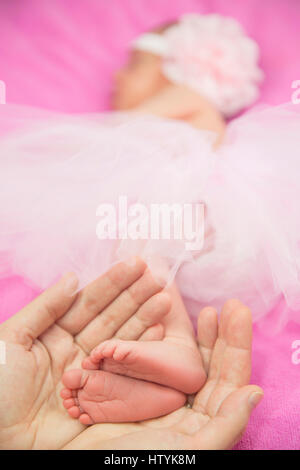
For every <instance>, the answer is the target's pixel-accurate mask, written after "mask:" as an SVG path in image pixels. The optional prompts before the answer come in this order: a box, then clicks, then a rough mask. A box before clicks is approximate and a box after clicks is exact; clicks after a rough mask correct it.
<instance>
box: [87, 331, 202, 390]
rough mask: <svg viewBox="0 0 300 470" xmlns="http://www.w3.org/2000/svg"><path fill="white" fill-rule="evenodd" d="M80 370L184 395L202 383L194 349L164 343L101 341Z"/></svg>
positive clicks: (197, 358) (199, 360) (198, 362)
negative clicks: (144, 382)
mask: <svg viewBox="0 0 300 470" xmlns="http://www.w3.org/2000/svg"><path fill="white" fill-rule="evenodd" d="M82 367H83V368H84V369H90V370H95V369H96V368H98V369H99V367H100V368H101V370H106V371H109V372H112V373H115V374H121V375H126V376H129V377H134V378H136V379H142V380H147V381H149V382H155V383H158V384H161V385H165V386H167V387H171V388H174V389H176V390H180V391H181V392H184V393H187V394H192V393H195V392H197V391H198V390H199V389H200V388H201V386H202V385H203V383H204V382H205V380H206V375H205V372H204V368H203V366H202V360H201V356H200V354H199V352H198V350H197V349H196V348H195V349H193V348H192V347H189V346H185V345H183V344H178V343H175V342H168V341H147V342H141V341H121V340H114V339H113V340H108V341H104V342H103V343H101V344H100V345H99V346H97V347H96V348H95V349H94V350H93V351H92V353H91V355H90V356H89V357H88V358H86V359H84V361H83V363H82Z"/></svg>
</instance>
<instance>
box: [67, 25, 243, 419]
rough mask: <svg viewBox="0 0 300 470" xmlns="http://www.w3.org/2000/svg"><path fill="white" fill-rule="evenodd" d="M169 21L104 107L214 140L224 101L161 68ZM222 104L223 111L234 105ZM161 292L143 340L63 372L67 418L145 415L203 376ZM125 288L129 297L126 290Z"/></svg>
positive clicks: (144, 40) (107, 347)
mask: <svg viewBox="0 0 300 470" xmlns="http://www.w3.org/2000/svg"><path fill="white" fill-rule="evenodd" d="M191 23H193V19H192V21H191ZM175 26H176V24H172V25H167V26H164V27H162V28H159V29H157V30H155V31H154V33H150V34H146V35H144V36H142V37H141V38H139V39H138V40H137V41H136V42H135V43H134V45H133V50H132V51H131V54H130V59H129V62H128V64H127V65H126V66H125V67H124V68H123V69H121V70H120V71H119V72H118V74H117V76H116V82H115V89H114V93H113V97H112V106H113V108H114V109H115V110H119V111H134V112H140V113H149V114H154V115H157V116H160V117H165V118H170V119H178V120H182V121H185V122H188V123H189V124H191V125H192V126H194V127H196V128H199V129H205V130H209V131H213V132H214V133H215V135H216V145H218V144H219V143H220V141H221V139H222V137H223V134H224V130H225V119H224V117H223V116H225V115H226V113H225V112H221V111H222V106H223V104H224V108H225V103H221V104H220V106H219V107H216V106H215V105H214V104H213V102H212V99H209V97H208V98H207V97H206V98H204V97H203V96H202V95H201V93H199V92H198V91H195V90H193V87H191V86H189V84H187V85H186V84H185V83H184V80H183V81H180V80H179V81H178V80H172V79H170V77H171V78H172V74H168V73H167V71H166V68H164V67H165V63H164V58H163V57H164V51H163V48H164V44H163V41H161V39H162V38H163V37H164V35H165V34H166V33H168V32H169V31H171V33H172V30H174V27H175ZM177 26H178V25H177ZM181 26H182V25H181ZM183 26H184V22H183ZM189 27H191V24H190V25H189ZM175 32H176V31H175ZM171 39H172V37H171ZM213 52H214V53H215V54H218V51H217V50H216V51H213ZM221 105H222V106H221ZM226 106H227V107H226V110H227V111H228V113H227V114H230V113H232V112H234V111H235V109H234V108H232V109H231V108H230V107H229V106H228V103H227V104H226ZM149 276H151V274H150V272H149ZM159 290H161V287H160V286H159V285H157V292H158V291H159ZM167 291H168V292H169V294H170V296H171V303H170V305H169V311H168V313H167V315H166V316H165V317H164V319H163V320H162V322H161V327H159V328H158V329H157V330H156V334H155V336H154V337H152V338H151V340H147V341H121V340H116V339H113V340H109V341H105V342H104V343H101V344H99V345H98V346H97V347H96V348H95V349H94V350H93V351H92V352H91V354H90V356H89V357H88V358H87V359H85V360H84V361H83V364H82V367H83V369H82V370H71V371H68V372H67V373H66V374H65V375H64V377H63V384H64V386H65V389H63V390H62V392H61V396H62V398H63V399H64V406H65V408H66V409H67V410H68V412H69V415H70V416H71V417H73V418H77V419H79V421H80V422H81V423H82V424H85V425H91V424H94V423H103V422H111V423H112V422H130V421H141V420H145V419H151V418H154V417H158V416H162V415H165V414H168V413H170V412H172V411H174V410H176V409H178V408H180V407H181V406H183V405H184V404H185V402H186V397H187V395H189V394H193V393H195V392H197V391H198V390H199V389H200V388H201V387H202V385H203V384H204V382H205V380H206V375H205V371H204V369H203V366H202V362H201V356H200V354H199V350H198V347H197V344H196V340H195V336H194V331H193V327H192V324H191V321H190V319H189V317H188V314H187V311H186V309H185V306H184V304H183V301H182V299H181V297H180V294H179V292H178V291H177V289H176V286H175V285H173V286H171V287H169V288H168V289H167ZM130 294H131V296H132V298H133V299H134V292H130Z"/></svg>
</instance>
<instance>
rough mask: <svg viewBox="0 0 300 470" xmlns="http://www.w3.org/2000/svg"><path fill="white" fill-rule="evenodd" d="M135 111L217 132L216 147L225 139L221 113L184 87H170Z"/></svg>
mask: <svg viewBox="0 0 300 470" xmlns="http://www.w3.org/2000/svg"><path fill="white" fill-rule="evenodd" d="M135 111H136V112H141V113H146V114H154V115H156V116H160V117H165V118H169V119H178V120H182V121H185V122H188V123H189V124H191V125H192V126H193V127H196V128H197V129H200V130H209V131H212V132H215V133H216V134H217V140H216V146H217V145H219V144H220V143H221V141H222V139H223V137H224V133H225V128H226V124H225V120H224V119H223V117H222V115H221V113H219V111H217V109H216V108H215V107H214V106H213V105H212V104H211V103H210V102H209V101H207V100H206V99H205V98H203V97H202V96H200V95H199V94H198V93H196V92H194V91H193V90H191V89H189V88H187V87H185V86H182V85H168V86H167V87H165V88H163V89H162V90H161V91H160V92H159V93H157V94H156V95H155V96H153V97H152V98H150V99H148V100H147V101H145V102H144V103H143V104H142V105H140V106H138V107H137V108H135Z"/></svg>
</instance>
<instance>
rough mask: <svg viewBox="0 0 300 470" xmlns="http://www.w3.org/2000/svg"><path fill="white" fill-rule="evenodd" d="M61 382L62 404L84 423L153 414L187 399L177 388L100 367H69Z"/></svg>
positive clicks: (138, 417)
mask: <svg viewBox="0 0 300 470" xmlns="http://www.w3.org/2000/svg"><path fill="white" fill-rule="evenodd" d="M63 383H64V385H65V387H66V388H65V389H63V390H62V391H61V397H62V398H64V402H63V404H64V407H65V408H66V409H67V410H68V413H69V415H70V416H71V417H72V418H77V419H79V421H80V422H81V423H82V424H85V425H90V424H94V423H106V422H109V423H121V422H133V421H142V420H145V419H151V418H156V417H158V416H163V415H165V414H169V413H171V412H172V411H174V410H176V409H178V408H180V407H181V406H183V405H184V404H185V402H186V397H185V395H184V394H183V393H180V392H178V391H176V390H172V389H169V388H167V387H162V386H161V385H157V384H153V383H149V382H144V381H142V380H135V379H132V378H129V377H123V376H121V375H114V374H110V373H109V372H103V371H89V372H87V371H83V370H71V371H69V372H66V373H65V374H64V377H63Z"/></svg>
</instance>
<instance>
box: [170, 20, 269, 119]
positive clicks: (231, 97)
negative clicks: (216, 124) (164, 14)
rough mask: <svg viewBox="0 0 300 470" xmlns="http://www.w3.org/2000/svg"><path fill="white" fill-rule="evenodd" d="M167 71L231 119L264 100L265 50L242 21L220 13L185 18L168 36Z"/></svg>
mask: <svg viewBox="0 0 300 470" xmlns="http://www.w3.org/2000/svg"><path fill="white" fill-rule="evenodd" d="M164 40H165V42H166V53H165V54H164V57H163V72H164V74H165V75H166V77H167V78H168V79H169V80H170V81H172V82H175V83H180V84H184V85H186V86H189V87H190V88H193V89H194V90H195V91H197V92H199V93H200V94H202V95H203V96H204V97H206V98H207V99H208V100H209V101H210V102H211V103H213V104H214V105H215V106H216V107H217V108H218V109H219V110H220V111H221V112H222V113H223V114H224V115H225V116H227V117H230V116H232V115H234V114H236V113H237V112H239V111H240V110H242V109H243V108H245V107H247V106H249V105H251V104H252V103H253V102H254V101H255V100H256V99H257V97H258V94H259V91H258V84H259V82H261V80H262V79H263V73H262V71H261V70H260V68H259V67H258V65H257V62H258V57H259V49H258V46H257V44H256V43H255V42H254V41H253V40H252V39H250V38H249V37H247V36H246V35H245V33H244V31H243V29H242V28H241V26H240V25H239V23H238V22H237V21H235V20H234V19H231V18H224V17H222V16H219V15H204V16H200V15H192V14H191V15H184V16H183V17H182V18H181V19H180V21H179V23H178V24H176V25H174V26H172V27H170V28H168V29H167V30H166V32H165V33H164Z"/></svg>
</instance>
